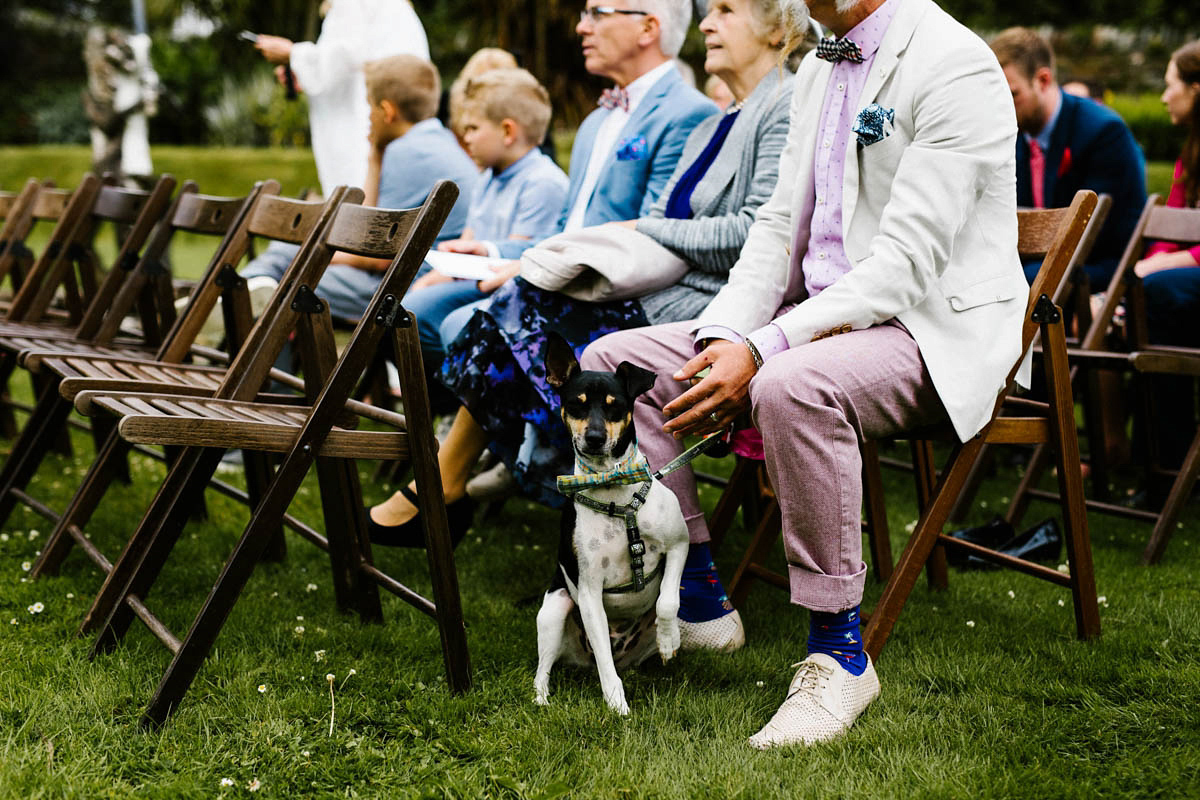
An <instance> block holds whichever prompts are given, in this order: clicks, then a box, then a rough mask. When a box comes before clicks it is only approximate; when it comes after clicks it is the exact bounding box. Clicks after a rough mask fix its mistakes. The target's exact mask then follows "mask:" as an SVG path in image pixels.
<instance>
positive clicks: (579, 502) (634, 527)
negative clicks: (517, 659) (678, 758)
mask: <svg viewBox="0 0 1200 800" xmlns="http://www.w3.org/2000/svg"><path fill="white" fill-rule="evenodd" d="M546 374H547V380H548V382H549V383H550V385H551V386H553V387H555V389H556V390H557V391H558V393H559V395H560V397H561V398H562V418H563V421H564V422H565V423H566V424H567V428H568V430H569V431H570V432H571V441H572V444H573V445H574V448H575V474H574V475H573V476H571V477H569V478H565V479H560V481H559V484H560V490H562V491H563V492H564V493H565V494H567V495H568V496H570V497H572V498H573V500H574V502H573V503H572V504H571V505H570V506H568V508H567V510H566V511H565V512H564V515H563V527H562V533H561V536H560V539H559V554H558V560H559V564H558V569H557V570H556V571H555V577H554V581H553V582H552V583H551V586H550V589H549V590H548V591H547V592H546V595H545V597H544V598H543V600H542V608H541V610H540V611H539V612H538V616H537V631H538V666H537V675H536V677H535V678H534V682H533V685H534V690H535V692H536V698H535V699H536V702H538V703H539V704H543V705H544V704H546V703H547V702H548V700H547V698H548V696H549V693H550V668H551V667H552V666H554V663H555V662H556V661H558V660H559V659H564V660H566V661H567V662H568V663H573V664H576V665H579V666H588V665H589V664H590V663H591V662H592V661H593V660H594V661H595V664H596V669H597V671H598V672H599V674H600V687H601V689H602V690H603V692H604V699H605V701H606V702H607V703H608V705H609V706H610V707H611V708H612V709H614V710H615V711H617V713H619V714H628V713H629V705H628V704H627V703H626V702H625V689H624V686H623V685H622V683H621V679H620V678H619V677H618V676H617V668H618V666H620V667H624V666H627V665H630V664H637V663H640V662H641V661H643V660H645V659H646V658H649V657H650V656H651V655H653V654H654V652H655V651H657V652H658V654H659V655H660V656H661V657H662V659H663V661H664V662H665V661H667V660H669V659H670V658H671V657H673V656H674V655H675V651H676V650H677V649H678V648H679V620H678V618H677V614H678V612H679V583H680V578H681V576H682V575H683V563H684V560H685V559H686V558H687V552H688V532H687V527H686V525H685V524H684V520H683V514H682V512H681V511H680V510H679V501H678V500H677V499H676V498H675V495H674V494H673V493H672V492H671V490H669V489H667V487H665V486H663V485H662V484H661V483H660V482H659V481H658V480H655V479H654V478H653V477H652V476H651V474H650V471H649V469H648V468H647V466H646V459H645V458H644V457H643V456H641V455H640V454H639V453H638V450H637V439H636V437H635V435H634V429H633V401H634V399H635V398H636V397H637V396H638V395H640V394H641V393H642V392H645V391H647V390H648V389H649V388H650V387H651V386H653V385H654V378H655V376H654V373H652V372H650V371H648V370H645V369H642V368H641V367H638V366H635V365H633V364H630V363H629V362H624V363H622V364H621V365H620V366H618V367H617V371H616V372H615V373H612V372H592V371H588V372H584V371H582V370H581V369H580V367H579V362H578V361H577V360H576V359H575V354H574V353H573V352H572V350H571V347H570V345H568V344H567V342H566V341H564V340H563V339H562V338H561V337H560V336H558V334H556V333H551V334H550V335H549V337H548V345H547V350H546ZM651 630H654V631H655V633H654V635H651Z"/></svg>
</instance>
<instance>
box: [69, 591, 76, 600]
mask: <svg viewBox="0 0 1200 800" xmlns="http://www.w3.org/2000/svg"><path fill="white" fill-rule="evenodd" d="M67 599H68V600H74V599H75V593H74V592H67Z"/></svg>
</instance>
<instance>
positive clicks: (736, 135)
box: [637, 69, 794, 325]
mask: <svg viewBox="0 0 1200 800" xmlns="http://www.w3.org/2000/svg"><path fill="white" fill-rule="evenodd" d="M793 78H794V75H793V74H792V73H791V72H786V71H784V72H782V73H781V72H780V70H778V69H772V70H771V71H770V72H768V73H767V75H766V76H765V77H764V78H763V79H762V80H761V81H759V84H758V86H756V87H755V88H754V91H753V92H751V93H750V96H749V97H747V98H746V102H745V104H744V105H743V106H742V112H741V113H740V114H739V115H738V118H737V119H736V120H734V123H733V127H732V128H730V130H729V135H728V137H727V138H726V139H725V142H724V144H723V145H722V146H721V151H720V152H719V153H717V157H716V159H714V160H713V163H712V165H711V166H710V167H709V168H708V171H707V172H706V173H705V174H704V177H703V178H701V179H700V181H699V183H697V184H696V188H695V191H693V192H692V197H691V207H692V214H693V218H692V219H667V218H665V217H664V216H663V211H664V209H666V206H667V200H668V199H669V198H670V197H671V192H672V191H673V190H674V188H675V184H676V183H677V182H678V181H679V178H680V177H681V176H682V175H683V173H684V172H686V171H687V169H688V167H690V166H691V165H692V163H693V162H694V161H695V160H696V159H697V158H698V157H699V156H700V153H701V152H703V150H704V148H705V146H706V145H707V144H708V142H709V140H710V139H711V138H712V135H713V132H714V131H715V130H716V129H717V125H718V124H719V122H720V120H721V115H720V114H715V115H713V116H711V117H709V118H707V119H705V120H704V121H703V122H701V123H700V124H699V125H697V126H696V128H695V130H693V131H692V133H691V135H690V136H688V138H687V142H686V143H685V144H684V146H683V153H682V154H681V155H680V157H679V163H678V164H677V165H676V167H675V172H674V173H673V174H672V175H671V178H670V180H668V181H667V185H666V187H665V188H664V189H663V191H662V194H661V195H659V198H658V202H657V203H655V204H654V208H652V209H651V211H650V216H648V217H643V218H642V219H639V220H638V221H637V229H638V230H639V231H641V232H642V233H644V234H646V235H647V236H649V237H651V238H652V239H654V240H655V241H657V242H658V243H659V244H661V245H663V246H664V247H666V248H669V249H670V250H672V251H674V252H675V253H677V254H678V255H679V256H680V257H682V258H683V259H685V260H686V261H687V262H688V263H689V264H691V265H692V269H691V271H689V272H688V273H687V274H686V275H684V276H683V277H682V278H681V279H680V280H679V282H678V283H677V284H675V285H674V286H670V287H668V288H666V289H662V290H660V291H657V292H654V293H652V294H649V295H646V296H645V297H643V298H641V306H642V310H643V311H644V312H645V314H646V317H647V319H648V320H649V321H650V324H652V325H657V324H660V323H663V322H673V321H676V320H683V319H691V318H693V317H695V316H697V315H698V314H699V313H700V312H701V311H703V310H704V307H705V306H706V305H708V301H709V300H711V299H712V298H713V296H714V295H715V294H716V293H717V291H718V290H720V288H721V287H722V286H724V285H725V281H726V279H727V278H728V277H729V270H730V269H731V268H732V267H733V265H734V263H735V262H736V261H737V258H738V254H739V253H740V252H741V249H742V244H743V243H744V242H745V241H746V234H747V232H748V231H749V230H750V224H751V223H752V222H754V215H755V212H757V211H758V207H759V206H760V205H762V204H763V203H764V202H766V200H767V198H769V197H770V196H771V193H772V192H773V191H774V190H775V181H776V179H777V178H778V176H779V156H780V154H781V153H782V152H783V145H784V142H785V141H786V140H787V132H788V108H789V105H790V103H791V97H792V80H793Z"/></svg>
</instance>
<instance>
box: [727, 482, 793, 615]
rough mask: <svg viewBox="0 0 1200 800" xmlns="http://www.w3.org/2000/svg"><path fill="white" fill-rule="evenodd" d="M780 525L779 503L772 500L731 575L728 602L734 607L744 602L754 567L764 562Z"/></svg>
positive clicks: (752, 578) (748, 591) (777, 535)
mask: <svg viewBox="0 0 1200 800" xmlns="http://www.w3.org/2000/svg"><path fill="white" fill-rule="evenodd" d="M782 524H783V520H782V517H781V514H780V511H779V503H777V502H776V501H774V500H772V501H770V503H768V507H767V508H766V509H765V510H764V511H763V515H762V518H761V519H759V521H758V527H756V528H755V529H754V537H753V538H752V539H751V540H750V546H749V547H748V548H746V553H745V555H743V556H742V563H740V564H738V567H737V569H736V570H735V571H734V573H733V580H732V581H730V582H729V587H728V588H729V600H730V602H731V603H733V605H734V606H735V607H737V606H740V605H742V604H744V603H745V602H746V597H747V596H748V595H749V594H750V586H751V584H752V582H753V581H754V578H755V577H757V576H756V575H755V571H754V567H755V566H756V565H758V564H761V563H762V562H763V561H765V560H766V558H767V556H768V555H769V554H770V552H771V547H772V546H773V545H774V544H775V540H776V539H778V538H779V532H780V526H781V525H782Z"/></svg>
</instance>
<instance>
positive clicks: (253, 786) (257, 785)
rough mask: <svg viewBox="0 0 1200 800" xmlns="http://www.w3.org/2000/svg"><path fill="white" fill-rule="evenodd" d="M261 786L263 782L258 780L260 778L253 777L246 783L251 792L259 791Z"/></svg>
mask: <svg viewBox="0 0 1200 800" xmlns="http://www.w3.org/2000/svg"><path fill="white" fill-rule="evenodd" d="M261 788H262V784H261V783H259V782H258V778H253V779H252V780H251V781H250V782H249V783H247V784H246V789H247V790H248V791H251V792H257V791H258V790H259V789H261Z"/></svg>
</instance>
